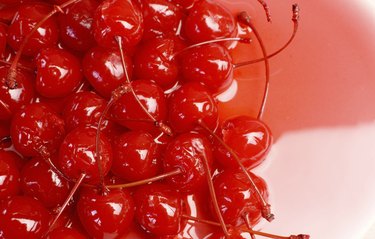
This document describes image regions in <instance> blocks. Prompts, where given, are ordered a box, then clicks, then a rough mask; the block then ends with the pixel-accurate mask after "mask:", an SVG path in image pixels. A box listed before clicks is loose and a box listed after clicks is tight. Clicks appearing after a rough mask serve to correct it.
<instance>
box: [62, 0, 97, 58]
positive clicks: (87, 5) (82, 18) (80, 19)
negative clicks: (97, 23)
mask: <svg viewBox="0 0 375 239" xmlns="http://www.w3.org/2000/svg"><path fill="white" fill-rule="evenodd" d="M64 2H65V1H64ZM98 5H99V3H98V1H97V0H81V1H78V2H76V3H75V4H72V5H70V6H68V7H67V8H65V10H64V14H59V15H58V23H59V26H60V39H61V42H62V43H63V44H64V45H66V46H68V47H69V48H71V49H73V50H75V51H80V52H86V51H87V50H89V49H90V48H92V47H94V46H95V43H96V42H95V39H94V35H93V33H92V29H93V22H94V14H93V13H94V11H95V9H96V8H97V7H98Z"/></svg>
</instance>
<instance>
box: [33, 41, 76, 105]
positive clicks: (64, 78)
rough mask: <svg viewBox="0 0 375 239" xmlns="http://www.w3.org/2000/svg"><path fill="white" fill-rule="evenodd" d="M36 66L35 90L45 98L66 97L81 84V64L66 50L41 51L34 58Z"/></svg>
mask: <svg viewBox="0 0 375 239" xmlns="http://www.w3.org/2000/svg"><path fill="white" fill-rule="evenodd" d="M36 66H37V74H36V82H35V86H36V90H37V91H38V93H39V94H41V95H43V96H45V97H50V98H55V97H64V96H67V95H69V94H70V93H72V92H73V91H74V90H75V89H77V88H78V86H79V85H80V84H81V83H82V80H83V75H82V72H81V62H80V60H79V59H78V58H77V57H76V56H74V55H73V54H71V53H70V52H68V51H66V50H61V49H58V48H48V49H44V50H42V51H41V52H40V53H39V55H38V57H37V58H36Z"/></svg>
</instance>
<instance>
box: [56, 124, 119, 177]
mask: <svg viewBox="0 0 375 239" xmlns="http://www.w3.org/2000/svg"><path fill="white" fill-rule="evenodd" d="M95 139H96V129H94V128H88V127H85V128H82V127H80V128H76V129H74V130H72V131H71V132H69V133H68V134H67V135H66V137H65V139H64V141H63V142H62V143H61V145H60V150H59V158H58V160H57V165H58V167H59V168H60V169H61V171H62V172H63V173H64V175H66V176H67V177H69V178H71V179H75V180H76V179H78V178H79V177H80V176H81V174H82V173H85V174H86V176H85V178H84V182H87V183H91V184H96V183H99V182H100V174H99V169H98V166H97V164H98V163H99V160H98V155H97V154H96V147H95V142H96V141H95ZM99 145H100V147H99V148H100V150H99V153H100V163H101V166H102V169H103V171H102V173H103V176H105V175H106V174H108V172H109V170H110V168H111V164H112V148H111V144H110V142H109V141H108V139H107V137H105V136H104V135H103V134H100V138H99Z"/></svg>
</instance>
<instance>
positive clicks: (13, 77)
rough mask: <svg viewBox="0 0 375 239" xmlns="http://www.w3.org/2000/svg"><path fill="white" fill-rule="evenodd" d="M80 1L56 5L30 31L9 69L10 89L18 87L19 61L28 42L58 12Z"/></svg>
mask: <svg viewBox="0 0 375 239" xmlns="http://www.w3.org/2000/svg"><path fill="white" fill-rule="evenodd" d="M78 1H80V0H69V1H66V2H64V3H63V4H61V5H54V6H53V10H52V11H50V12H49V13H48V14H47V15H46V16H45V17H44V18H43V19H42V20H40V21H39V22H38V23H37V24H36V25H35V26H34V28H33V29H32V30H31V31H30V33H29V34H27V35H26V37H25V38H24V39H23V41H22V43H21V45H20V47H19V49H18V51H17V54H16V56H15V57H14V59H13V62H12V64H11V65H10V68H9V71H8V76H7V80H6V84H7V86H8V87H9V88H10V89H14V88H16V87H17V80H16V76H17V66H18V62H19V60H20V58H21V55H22V52H23V50H24V49H25V46H26V44H27V42H28V41H29V40H30V38H31V37H32V36H33V35H34V33H35V32H36V31H37V30H38V28H39V27H41V26H42V25H43V24H44V23H45V22H46V21H47V20H48V19H49V18H50V17H52V16H53V15H55V14H56V13H57V12H61V13H64V11H63V9H64V8H66V7H68V6H69V5H72V4H74V3H76V2H78Z"/></svg>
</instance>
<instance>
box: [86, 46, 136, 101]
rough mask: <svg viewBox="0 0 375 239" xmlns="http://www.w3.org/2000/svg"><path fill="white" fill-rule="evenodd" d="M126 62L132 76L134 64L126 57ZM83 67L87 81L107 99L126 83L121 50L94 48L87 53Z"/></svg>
mask: <svg viewBox="0 0 375 239" xmlns="http://www.w3.org/2000/svg"><path fill="white" fill-rule="evenodd" d="M125 62H126V69H127V71H128V73H129V75H130V76H131V72H132V68H133V67H132V65H133V64H132V62H131V59H130V58H129V57H127V56H126V55H125ZM82 65H83V72H84V74H85V76H86V78H87V80H88V81H89V82H90V84H91V85H92V86H93V87H94V89H95V90H96V91H97V92H98V93H99V94H101V95H102V96H104V97H106V98H109V97H110V96H111V93H112V91H114V90H115V89H116V88H117V87H119V86H120V85H121V84H123V83H124V82H125V81H126V78H125V73H124V68H123V66H122V63H121V55H120V52H119V50H116V49H105V48H101V47H95V48H92V49H91V50H89V51H88V52H86V55H85V57H84V59H83V62H82ZM130 76H129V77H130Z"/></svg>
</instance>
